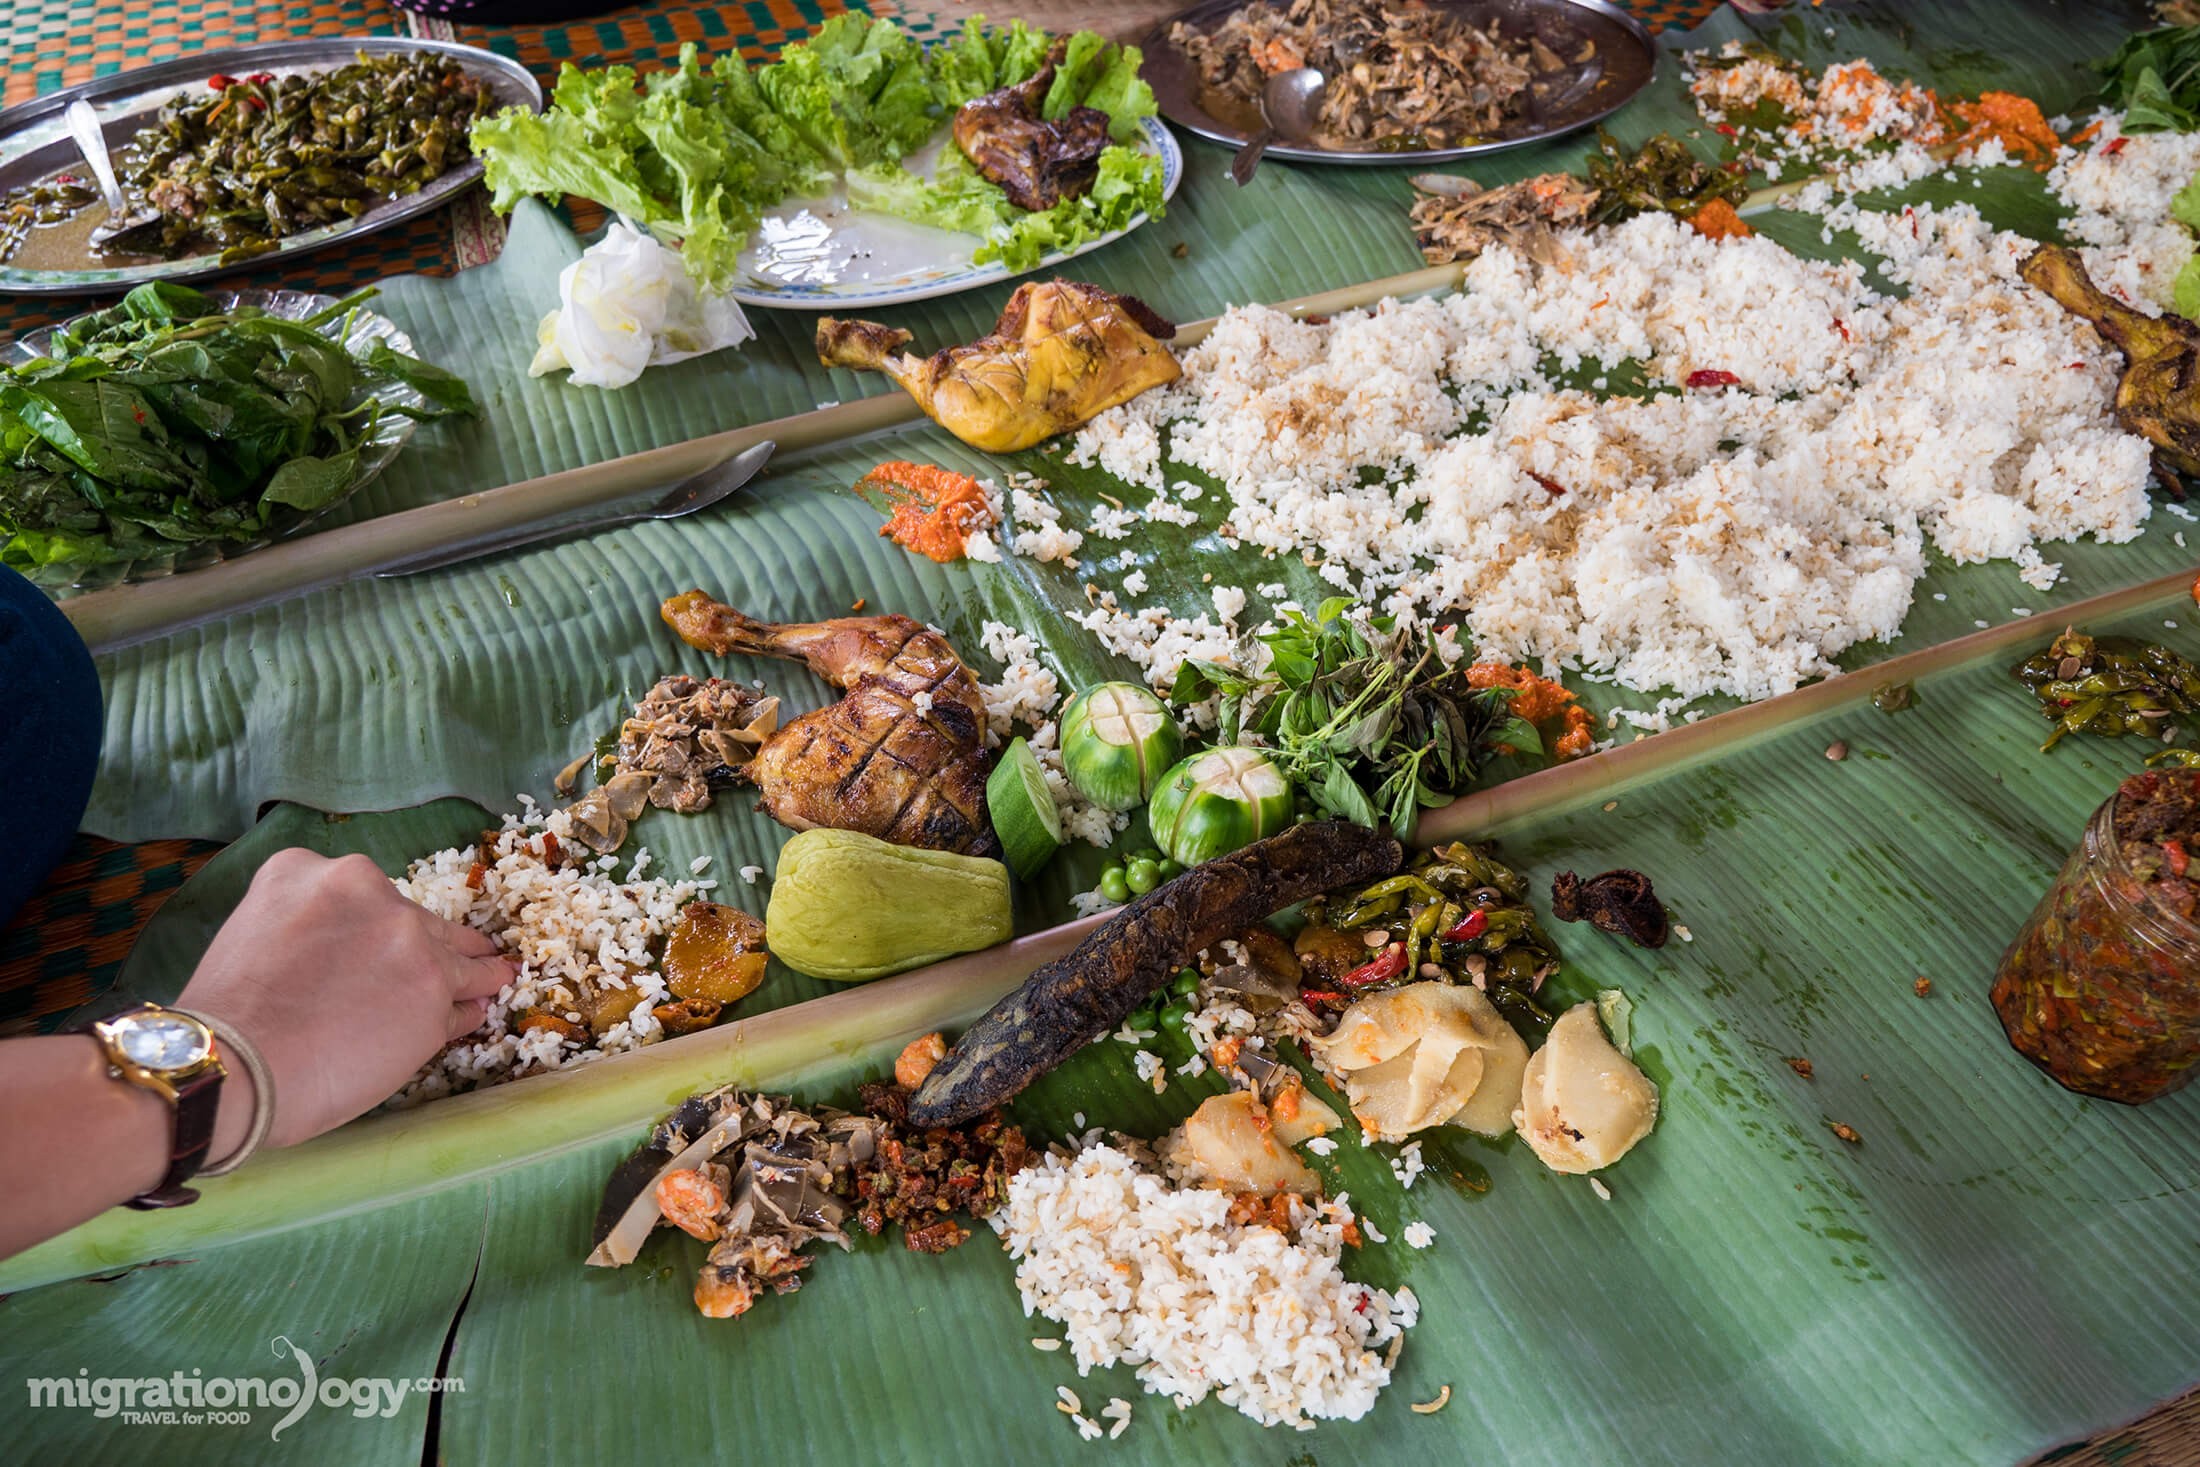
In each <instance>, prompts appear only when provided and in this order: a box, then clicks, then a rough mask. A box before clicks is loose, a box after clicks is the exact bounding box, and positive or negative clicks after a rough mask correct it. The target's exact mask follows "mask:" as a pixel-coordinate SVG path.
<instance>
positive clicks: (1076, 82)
mask: <svg viewBox="0 0 2200 1467" xmlns="http://www.w3.org/2000/svg"><path fill="white" fill-rule="evenodd" d="M1115 49H1116V47H1115V46H1114V45H1113V44H1112V43H1111V42H1109V41H1108V39H1107V38H1106V37H1104V36H1101V35H1098V34H1096V33H1094V32H1092V31H1079V32H1078V33H1077V34H1076V35H1074V36H1071V37H1070V38H1069V42H1068V44H1067V45H1066V46H1065V47H1064V48H1063V52H1062V59H1061V61H1059V62H1058V63H1056V65H1055V68H1054V85H1052V86H1050V87H1048V88H1047V95H1046V100H1045V101H1043V102H1041V103H1040V104H1039V115H1040V116H1041V117H1043V118H1045V119H1046V120H1047V121H1048V122H1059V121H1060V120H1061V119H1062V118H1063V117H1065V116H1067V115H1068V114H1069V110H1070V108H1072V107H1079V106H1082V105H1084V101H1085V94H1086V93H1088V92H1090V91H1091V90H1092V84H1093V83H1094V82H1096V81H1098V80H1099V79H1100V73H1101V72H1102V71H1104V70H1106V69H1107V65H1108V61H1109V57H1110V53H1112V52H1113V51H1114V50H1115Z"/></svg>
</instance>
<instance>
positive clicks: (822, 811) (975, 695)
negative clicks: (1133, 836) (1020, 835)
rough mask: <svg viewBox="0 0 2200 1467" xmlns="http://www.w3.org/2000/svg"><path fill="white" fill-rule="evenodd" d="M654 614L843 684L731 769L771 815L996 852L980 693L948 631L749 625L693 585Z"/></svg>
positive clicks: (702, 642) (730, 646) (722, 650)
mask: <svg viewBox="0 0 2200 1467" xmlns="http://www.w3.org/2000/svg"><path fill="white" fill-rule="evenodd" d="M663 616H664V619H665V623H666V624H667V625H668V626H670V627H671V628H672V629H673V630H674V631H676V632H678V633H679V634H680V637H681V639H682V640H683V641H685V642H686V643H687V644H688V645H689V646H691V647H698V648H701V649H702V650H703V651H706V652H713V653H716V654H718V655H720V656H724V655H725V654H727V653H729V652H741V653H746V654H748V655H750V656H753V657H785V658H790V659H793V660H795V661H799V662H805V663H808V664H809V668H810V671H812V672H814V673H816V674H817V675H818V676H819V677H821V678H823V679H824V680H825V681H826V682H828V683H831V684H832V685H833V686H834V687H836V688H844V689H846V690H847V696H846V697H844V698H842V699H841V700H840V701H839V702H837V703H834V704H831V705H830V706H828V707H825V708H820V709H818V710H817V711H816V712H815V713H806V714H804V715H803V716H802V717H800V718H797V719H795V720H794V721H793V722H792V723H789V724H787V725H786V726H785V727H784V728H782V729H780V730H779V731H778V732H777V733H775V734H773V735H772V736H771V737H770V738H769V739H767V740H766V741H765V742H764V745H763V747H762V748H760V749H758V750H757V752H756V756H755V757H754V758H753V759H751V760H750V761H749V762H748V763H746V764H744V765H742V766H741V768H740V774H741V775H742V776H743V777H744V778H746V779H747V780H748V781H749V782H750V783H752V784H754V785H755V786H756V788H757V792H758V793H759V794H760V795H761V796H762V799H763V808H764V810H765V811H766V812H767V813H768V814H769V815H770V816H771V817H772V818H773V819H774V820H777V821H778V822H779V823H780V824H782V825H786V826H789V827H792V828H793V829H795V830H809V829H811V828H813V827H815V826H820V825H822V826H826V827H829V828H831V829H834V830H855V831H861V832H862V833H863V834H865V835H874V836H877V837H878V838H879V839H880V840H885V841H891V842H893V843H894V844H895V845H903V846H921V847H924V848H926V849H928V850H935V851H959V852H961V853H963V854H965V855H974V856H990V855H993V854H996V853H997V852H998V851H999V849H1000V846H999V843H998V842H996V841H995V840H994V838H993V827H992V825H991V823H990V822H989V821H988V820H987V818H986V811H985V777H986V756H985V703H984V699H983V698H982V697H981V696H980V695H979V692H978V680H977V678H976V677H974V676H972V675H971V672H970V669H969V668H967V667H965V666H964V665H963V662H962V659H961V658H960V657H958V656H956V655H955V649H954V648H952V647H950V646H949V645H948V644H947V639H946V638H945V637H942V636H941V635H940V634H939V633H937V632H935V631H932V630H931V629H930V628H928V627H926V626H924V625H923V624H922V623H920V622H915V621H911V620H910V619H909V618H908V617H906V616H851V617H841V618H838V619H836V620H833V621H820V622H788V623H775V622H762V621H756V620H753V619H752V618H749V617H746V616H743V615H742V614H741V613H740V612H738V611H736V610H734V609H733V608H732V607H730V606H727V605H725V604H723V603H721V602H718V601H714V600H712V599H711V598H710V597H709V596H707V595H705V594H704V593H703V592H701V591H688V592H686V593H684V594H682V595H678V596H674V597H672V598H671V599H670V600H668V601H666V602H665V604H664V607H663Z"/></svg>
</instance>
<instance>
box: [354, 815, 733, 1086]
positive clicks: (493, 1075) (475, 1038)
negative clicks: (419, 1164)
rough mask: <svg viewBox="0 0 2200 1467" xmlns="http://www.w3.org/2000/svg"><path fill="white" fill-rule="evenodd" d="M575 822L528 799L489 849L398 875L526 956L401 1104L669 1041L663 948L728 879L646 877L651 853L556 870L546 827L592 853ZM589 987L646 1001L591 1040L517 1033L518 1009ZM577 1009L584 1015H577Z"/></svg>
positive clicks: (458, 850)
mask: <svg viewBox="0 0 2200 1467" xmlns="http://www.w3.org/2000/svg"><path fill="white" fill-rule="evenodd" d="M523 798H524V797H523ZM571 829H572V821H571V818H570V817H569V816H568V815H567V814H566V813H565V812H564V811H563V810H552V811H548V812H544V811H542V810H540V809H539V808H538V807H537V806H536V805H535V804H534V803H533V802H532V801H527V802H526V805H525V813H524V814H522V815H507V816H506V817H505V818H504V828H503V829H502V830H500V831H498V832H497V835H496V838H495V840H494V842H493V843H492V844H491V845H490V846H489V848H488V850H487V851H483V850H482V849H481V847H480V846H479V845H469V846H454V847H452V848H451V849H449V850H443V851H437V852H436V853H435V854H434V855H431V856H423V857H421V858H420V859H419V860H417V861H415V862H413V863H412V865H410V866H409V867H407V868H406V870H405V874H404V875H403V876H400V877H398V878H397V879H396V883H395V884H396V887H397V890H398V893H399V895H401V896H403V897H405V898H406V899H407V900H409V901H414V902H418V903H419V904H420V905H421V906H423V907H426V908H427V909H428V910H429V911H431V912H433V913H435V914H436V915H437V916H439V917H444V918H447V919H448V920H450V921H453V922H463V923H465V924H466V925H467V926H469V927H473V928H476V929H478V930H479V931H482V932H485V933H487V934H488V935H489V936H490V937H491V938H492V939H493V940H494V941H495V942H496V945H497V947H498V948H499V949H501V950H502V951H504V952H505V953H507V954H508V955H510V956H511V957H513V958H515V959H517V960H518V961H519V964H520V971H519V976H518V977H517V978H515V979H513V981H512V982H511V983H509V984H507V985H506V986H505V987H504V988H503V989H502V990H500V991H499V992H498V994H497V996H496V999H495V1001H494V1002H492V1003H491V1004H490V1005H489V1014H488V1018H487V1020H486V1021H485V1022H484V1023H483V1025H482V1027H481V1028H480V1029H478V1030H476V1031H475V1032H474V1033H472V1034H469V1035H467V1036H466V1037H465V1038H464V1039H461V1040H459V1041H458V1042H456V1043H455V1044H452V1045H450V1046H449V1047H447V1048H446V1049H445V1050H444V1051H443V1052H442V1053H441V1054H439V1055H437V1056H436V1057H435V1058H434V1059H432V1060H430V1061H429V1062H428V1063H427V1064H426V1065H424V1066H422V1068H421V1070H420V1073H419V1074H417V1075H415V1076H414V1077H413V1078H412V1079H411V1080H410V1081H409V1082H407V1084H406V1085H405V1088H404V1089H402V1090H400V1091H399V1092H398V1093H397V1094H396V1095H395V1096H393V1097H392V1098H391V1100H390V1102H389V1104H390V1105H391V1106H392V1107H404V1106H410V1105H417V1104H419V1103H420V1102H421V1101H423V1100H436V1099H439V1098H441V1097H443V1096H446V1095H455V1094H458V1093H460V1092H462V1091H466V1090H476V1089H480V1088H481V1087H483V1086H485V1085H496V1084H501V1083H503V1082H504V1081H506V1080H510V1079H513V1078H515V1077H516V1076H517V1075H518V1074H519V1073H521V1072H522V1071H529V1070H534V1069H544V1070H556V1069H563V1068H566V1067H567V1066H570V1065H576V1064H580V1063H583V1062H584V1061H587V1060H592V1059H595V1058H596V1057H597V1056H598V1055H602V1054H616V1053H618V1052H620V1051H622V1050H628V1049H638V1048H640V1047H641V1046H643V1045H645V1044H653V1043H655V1042H656V1041H657V1040H659V1039H661V1038H663V1037H664V1028H663V1026H662V1025H660V1024H659V1023H658V1022H657V1019H656V1016H655V1015H654V1014H652V1013H651V1012H650V1009H651V1007H652V1006H653V1005H655V1004H659V1003H663V1002H664V1001H665V1000H666V999H667V998H669V997H670V996H671V994H670V991H669V990H668V989H667V988H666V987H665V980H664V977H663V975H662V974H660V973H659V972H658V971H657V958H656V954H657V953H658V952H660V951H662V950H663V945H664V939H665V938H666V937H667V936H668V935H669V934H670V933H671V931H672V926H673V923H674V922H675V921H676V920H677V919H678V917H679V915H680V909H681V908H682V907H685V906H686V905H687V904H688V903H689V902H692V901H695V900H696V899H698V898H699V897H701V896H702V895H703V894H704V893H705V892H707V891H710V890H711V889H713V888H714V887H716V886H717V884H718V883H716V882H715V881H703V880H698V879H695V878H693V877H680V878H678V879H659V878H653V877H644V876H642V874H641V873H642V872H643V871H644V870H646V869H647V868H648V865H649V853H648V851H646V850H643V851H638V852H636V853H635V856H634V860H633V863H632V865H631V866H630V867H629V868H628V875H627V878H626V879H625V880H623V881H621V880H618V879H616V878H614V877H613V876H612V875H611V871H612V870H613V869H614V867H615V865H616V862H615V860H614V858H612V857H609V856H603V857H593V858H591V859H589V860H588V861H586V862H585V863H577V864H569V865H560V866H555V867H554V866H552V865H551V864H550V863H549V862H548V861H547V860H545V859H544V843H543V837H544V835H545V834H547V835H550V836H552V837H554V838H555V839H556V840H557V841H558V843H559V844H560V846H562V847H563V849H564V850H565V851H567V852H572V853H576V854H579V855H582V856H587V855H588V854H589V853H588V850H587V848H586V847H585V846H583V845H581V844H580V842H579V841H577V840H575V839H574V838H573V837H572V835H571ZM477 862H479V863H480V865H481V867H482V872H481V877H480V885H479V886H478V887H477V886H474V885H470V884H469V882H470V880H471V879H472V877H473V872H474V867H475V864H476V863H477ZM582 983H590V984H595V985H599V986H603V985H607V986H609V987H613V988H624V987H627V986H629V985H633V986H637V987H639V989H640V990H641V993H642V998H643V1002H642V1003H641V1004H640V1005H638V1006H637V1007H636V1008H635V1009H634V1011H633V1013H632V1014H631V1015H630V1016H629V1017H628V1018H627V1019H626V1020H624V1021H622V1022H620V1023H618V1024H615V1025H613V1026H612V1027H611V1028H610V1029H609V1030H608V1031H607V1032H605V1033H604V1034H603V1035H601V1036H599V1037H598V1038H597V1039H596V1041H595V1043H594V1045H593V1046H592V1047H591V1046H585V1045H577V1044H574V1043H572V1042H571V1041H569V1040H565V1039H561V1038H560V1037H559V1036H558V1035H557V1034H556V1033H554V1032H552V1031H550V1030H546V1029H537V1030H535V1031H534V1032H532V1033H528V1034H520V1033H517V1032H515V1031H514V1029H513V1027H512V1025H513V1016H514V1015H516V1014H521V1013H524V1012H527V1011H529V1010H532V1009H536V1008H541V1007H547V1008H549V1009H551V1010H553V1011H559V1006H560V1005H569V1004H571V1003H573V1002H574V1001H575V999H576V998H577V996H578V991H579V986H580V985H581V984H582ZM566 1017H567V1018H569V1019H571V1020H573V1021H574V1022H579V1020H580V1014H579V1013H578V1011H571V1012H567V1013H566Z"/></svg>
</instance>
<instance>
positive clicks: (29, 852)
mask: <svg viewBox="0 0 2200 1467" xmlns="http://www.w3.org/2000/svg"><path fill="white" fill-rule="evenodd" d="M100 723H101V719H100V704H99V675H98V673H96V672H94V671H93V670H92V654H91V653H89V652H87V651H85V650H84V643H83V640H82V639H81V638H79V637H78V636H77V634H76V629H75V628H74V627H72V626H70V625H69V620H68V618H67V617H65V616H63V615H62V614H61V612H60V611H59V610H58V609H57V608H56V607H55V606H54V604H53V602H51V601H49V600H47V599H46V595H45V593H44V592H42V591H40V590H39V589H38V588H37V587H36V586H33V585H32V584H31V583H30V582H29V581H26V580H24V579H23V578H22V577H21V576H19V575H17V574H16V573H15V572H14V571H11V570H7V569H5V568H0V778H5V779H6V780H7V783H8V789H9V802H10V803H11V804H13V805H14V806H15V808H16V810H17V812H18V816H17V820H16V821H14V822H11V824H12V825H13V826H14V828H13V830H12V831H11V832H10V833H11V835H12V836H13V837H14V839H12V840H11V841H10V844H11V845H12V846H13V847H14V849H13V850H12V851H10V852H9V854H8V856H7V857H6V858H5V859H0V923H5V922H6V921H7V920H8V919H9V918H10V917H12V916H13V915H15V911H16V909H17V908H18V907H20V906H21V905H22V904H23V899H24V898H25V897H27V896H29V895H30V894H31V893H32V892H33V891H34V890H36V889H37V887H38V884H39V883H40V882H41V881H43V880H45V879H46V873H47V872H49V871H51V870H52V869H53V868H54V864H55V863H56V862H58V861H59V860H60V859H61V855H62V852H64V851H66V850H67V849H68V847H69V840H70V837H72V836H73V835H75V834H76V823H77V821H79V820H81V819H83V818H84V805H85V802H86V801H87V800H89V799H90V798H91V793H92V770H93V767H94V766H95V765H96V764H97V763H98V762H99V739H100Z"/></svg>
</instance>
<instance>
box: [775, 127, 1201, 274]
mask: <svg viewBox="0 0 2200 1467" xmlns="http://www.w3.org/2000/svg"><path fill="white" fill-rule="evenodd" d="M1144 123H1145V129H1146V136H1145V140H1144V142H1143V144H1142V146H1143V148H1144V150H1145V151H1146V152H1148V153H1151V154H1154V155H1155V156H1157V157H1159V158H1160V159H1161V197H1162V198H1163V199H1164V200H1167V199H1171V198H1174V197H1176V188H1177V185H1178V184H1180V183H1182V182H1183V181H1184V154H1183V151H1182V150H1181V149H1179V148H1178V147H1177V145H1176V139H1175V138H1174V137H1172V136H1170V134H1169V130H1168V128H1166V127H1164V126H1162V125H1161V122H1160V120H1159V119H1157V118H1152V117H1148V118H1145V119H1144ZM911 162H913V163H916V164H917V165H918V166H920V167H921V166H922V159H921V156H920V157H918V158H912V159H911ZM1145 222H1146V216H1145V215H1144V214H1139V215H1137V216H1135V217H1134V218H1133V219H1132V220H1131V222H1130V223H1129V225H1127V226H1126V227H1124V228H1122V229H1118V230H1116V231H1115V232H1114V233H1112V234H1104V235H1102V236H1100V238H1098V239H1096V240H1093V241H1091V242H1090V243H1087V244H1083V245H1080V246H1078V247H1077V248H1076V249H1074V250H1064V251H1060V252H1058V253H1055V254H1051V255H1048V256H1047V257H1046V258H1045V259H1043V260H1041V261H1040V262H1039V263H1038V264H1037V265H1035V266H1034V267H1032V268H1034V269H1039V270H1043V269H1047V268H1048V267H1050V266H1054V265H1058V264H1060V263H1061V262H1062V261H1064V260H1072V259H1075V258H1076V257H1077V256H1079V255H1082V254H1084V253H1086V252H1087V251H1089V250H1096V249H1098V248H1100V246H1102V245H1104V244H1108V243H1110V242H1112V241H1114V240H1117V239H1121V238H1122V237H1123V236H1124V235H1126V234H1128V233H1130V232H1131V230H1133V229H1136V228H1138V226H1139V225H1141V224H1144V223H1145ZM979 243H980V240H979V238H978V236H976V235H974V234H958V233H956V232H955V231H953V230H950V229H934V228H932V227H931V226H930V225H927V224H913V223H911V222H909V221H908V220H906V219H896V218H894V217H892V216H891V215H887V214H873V213H869V212H867V211H864V210H859V209H851V208H849V207H848V196H847V194H846V193H845V192H843V191H842V190H840V189H839V188H837V187H836V188H835V190H834V191H833V192H832V193H831V194H828V195H823V196H820V197H815V198H803V199H788V200H787V201H786V202H784V203H782V204H780V205H779V206H778V207H777V208H775V209H773V210H772V211H771V212H770V213H768V214H766V215H765V216H764V218H763V221H762V222H761V223H759V224H758V225H757V227H756V232H755V233H754V234H752V235H751V236H750V237H749V243H748V246H747V248H745V249H743V250H742V252H741V264H740V270H741V273H740V275H739V276H738V277H736V280H735V284H734V288H733V298H734V299H735V300H737V301H739V302H741V304H743V305H745V306H770V307H777V308H779V309H781V310H791V311H843V310H865V309H869V308H871V307H874V306H896V305H904V304H907V303H908V302H910V301H921V300H929V299H931V298H932V297H933V296H940V295H953V294H955V293H956V292H957V291H964V290H972V289H975V288H976V287H978V286H981V285H991V284H993V283H994V282H996V281H1001V280H1006V279H1008V278H1009V276H1010V274H1011V273H1012V272H1011V271H1009V270H1008V269H1007V268H1006V267H1005V266H1002V265H999V264H991V265H973V264H971V263H970V257H971V256H972V255H973V254H975V253H976V252H977V249H978V245H979Z"/></svg>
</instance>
